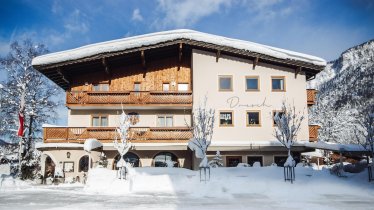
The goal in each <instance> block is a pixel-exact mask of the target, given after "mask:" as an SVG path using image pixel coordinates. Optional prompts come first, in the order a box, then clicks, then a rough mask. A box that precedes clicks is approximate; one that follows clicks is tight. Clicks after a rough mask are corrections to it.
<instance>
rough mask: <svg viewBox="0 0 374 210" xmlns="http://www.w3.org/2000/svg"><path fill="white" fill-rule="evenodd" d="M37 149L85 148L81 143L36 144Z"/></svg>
mask: <svg viewBox="0 0 374 210" xmlns="http://www.w3.org/2000/svg"><path fill="white" fill-rule="evenodd" d="M35 148H36V149H43V148H83V144H79V143H41V142H37V143H35Z"/></svg>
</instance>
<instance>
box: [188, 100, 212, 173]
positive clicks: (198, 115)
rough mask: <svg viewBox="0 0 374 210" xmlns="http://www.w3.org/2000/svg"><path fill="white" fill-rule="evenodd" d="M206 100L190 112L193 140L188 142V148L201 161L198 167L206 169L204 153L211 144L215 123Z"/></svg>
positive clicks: (206, 161)
mask: <svg viewBox="0 0 374 210" xmlns="http://www.w3.org/2000/svg"><path fill="white" fill-rule="evenodd" d="M206 102H207V98H206V97H205V100H204V102H203V104H202V105H199V107H198V108H196V109H195V110H193V112H192V119H193V125H192V133H193V138H192V139H190V141H189V142H188V147H189V148H190V149H191V150H192V151H195V155H196V157H197V158H200V159H202V160H201V163H200V167H208V159H207V157H206V151H207V150H208V147H209V145H210V143H211V139H212V136H213V128H214V121H215V110H214V109H211V108H207V107H206Z"/></svg>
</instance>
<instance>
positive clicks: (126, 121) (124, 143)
mask: <svg viewBox="0 0 374 210" xmlns="http://www.w3.org/2000/svg"><path fill="white" fill-rule="evenodd" d="M130 127H131V118H130V117H129V115H127V114H126V113H125V112H124V111H123V109H122V114H121V115H120V121H119V127H118V128H117V129H116V131H117V133H118V135H119V137H120V139H121V143H119V142H118V139H117V136H116V138H115V140H114V148H115V149H117V151H118V153H119V154H120V155H121V158H120V160H119V162H118V163H117V167H126V165H127V164H126V162H125V160H124V159H123V156H124V155H125V154H126V153H127V152H128V151H129V149H130V148H131V142H128V140H129V139H130V138H131V136H130V132H129V131H130Z"/></svg>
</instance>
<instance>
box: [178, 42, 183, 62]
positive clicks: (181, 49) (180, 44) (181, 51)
mask: <svg viewBox="0 0 374 210" xmlns="http://www.w3.org/2000/svg"><path fill="white" fill-rule="evenodd" d="M182 54H183V44H182V43H179V63H181V62H182Z"/></svg>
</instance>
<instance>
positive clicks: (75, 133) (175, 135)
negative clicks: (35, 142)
mask: <svg viewBox="0 0 374 210" xmlns="http://www.w3.org/2000/svg"><path fill="white" fill-rule="evenodd" d="M88 138H95V139H97V140H100V141H101V142H103V143H112V142H113V141H114V139H115V138H118V140H119V136H118V133H117V132H116V128H115V127H46V128H44V143H84V141H85V140H86V139H88ZM190 138H192V132H191V130H190V129H189V128H188V127H132V128H130V141H131V142H135V143H137V142H138V143H146V142H154V143H156V142H157V143H168V142H169V143H171V142H172V143H178V142H187V141H188V140H189V139H190Z"/></svg>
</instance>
